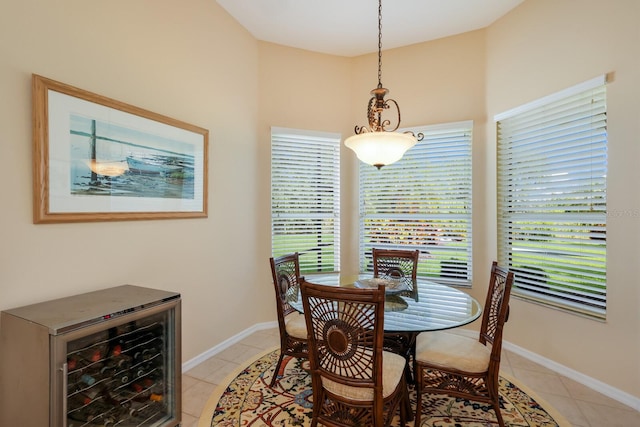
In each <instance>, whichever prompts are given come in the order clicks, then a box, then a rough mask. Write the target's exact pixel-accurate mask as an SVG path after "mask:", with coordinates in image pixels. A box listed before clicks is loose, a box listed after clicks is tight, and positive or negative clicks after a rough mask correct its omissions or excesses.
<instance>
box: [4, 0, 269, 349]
mask: <svg viewBox="0 0 640 427" xmlns="http://www.w3.org/2000/svg"><path fill="white" fill-rule="evenodd" d="M0 3H1V6H0V98H1V100H2V101H1V102H0V159H2V164H3V167H2V168H1V169H0V194H2V202H1V203H2V210H0V309H6V308H11V307H17V306H21V305H25V304H30V303H35V302H40V301H44V300H47V299H51V298H59V297H64V296H68V295H73V294H77V293H82V292H86V291H91V290H95V289H101V288H106V287H110V286H116V285H120V284H124V283H130V284H137V285H140V286H148V287H154V288H159V289H168V290H174V291H178V292H180V293H181V294H182V297H183V326H184V327H183V340H184V348H183V359H184V360H185V361H186V360H189V359H191V358H193V357H195V356H197V355H199V354H200V353H202V352H204V351H206V350H208V349H210V348H211V347H213V346H214V345H216V344H218V343H220V342H222V341H224V340H225V339H228V338H229V337H230V336H233V335H234V334H237V333H239V332H241V331H243V330H245V329H247V328H249V327H251V326H253V325H255V324H256V323H259V322H264V321H267V320H273V319H274V312H275V310H274V309H273V308H272V306H271V305H266V304H257V303H256V304H252V302H253V301H266V300H269V301H270V300H271V299H272V297H273V295H272V292H273V291H272V288H271V287H270V286H271V282H270V275H269V273H268V263H267V261H266V259H265V253H264V250H262V251H260V250H259V248H258V245H256V243H255V242H256V241H255V236H256V234H257V233H258V231H259V227H263V226H264V225H263V224H261V223H260V222H259V221H258V220H257V219H258V217H260V216H261V215H267V216H268V213H266V212H265V211H264V210H263V207H262V206H259V205H258V204H257V203H258V194H257V188H258V187H257V185H256V174H255V172H253V171H255V170H256V169H257V168H258V165H259V164H260V160H262V162H264V159H259V157H258V150H257V137H256V132H257V131H256V123H257V118H258V99H257V96H256V94H257V92H258V43H257V41H256V40H255V39H254V38H253V37H252V36H251V35H250V34H249V33H248V32H247V31H246V30H244V29H243V28H242V27H240V26H239V25H238V24H237V23H236V22H235V21H234V20H233V19H232V18H231V17H229V15H228V14H226V12H224V11H223V10H222V9H221V8H220V7H219V6H218V5H217V3H216V2H215V1H211V0H192V1H190V2H189V4H188V6H185V5H184V4H182V3H180V2H175V1H172V0H136V1H125V0H116V1H106V2H93V1H91V2H87V1H82V0H62V1H56V2H49V1H38V0H1V1H0ZM31 73H37V74H40V75H43V76H45V77H48V78H51V79H54V80H58V81H61V82H64V83H67V84H71V85H74V86H77V87H79V88H82V89H85V90H89V91H92V92H95V93H98V94H100V95H104V96H108V97H111V98H115V99H117V100H120V101H123V102H126V103H129V104H133V105H135V106H138V107H142V108H145V109H148V110H151V111H153V112H156V113H160V114H163V115H166V116H169V117H173V118H175V119H179V120H182V121H185V122H188V123H192V124H194V125H197V126H200V127H203V128H206V129H208V130H209V132H210V134H209V136H210V141H209V143H210V149H209V217H208V218H206V219H186V220H164V221H138V222H136V221H133V222H103V223H77V224H53V225H34V224H32V214H31V206H32V203H31V193H32V178H31V151H32V150H31V86H30V84H31ZM260 232H262V231H260ZM247 260H248V261H247ZM255 260H260V262H259V263H258V262H254V261H255ZM246 305H248V306H250V307H251V310H247V311H244V310H241V309H240V308H241V307H245V306H246Z"/></svg>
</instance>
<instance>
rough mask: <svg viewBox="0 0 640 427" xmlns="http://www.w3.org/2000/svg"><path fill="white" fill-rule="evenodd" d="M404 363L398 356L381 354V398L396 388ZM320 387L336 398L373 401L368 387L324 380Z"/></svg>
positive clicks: (370, 389) (386, 352)
mask: <svg viewBox="0 0 640 427" xmlns="http://www.w3.org/2000/svg"><path fill="white" fill-rule="evenodd" d="M406 363H407V361H406V360H405V358H404V357H402V356H400V355H398V354H395V353H391V352H389V351H383V352H382V397H385V398H386V397H388V396H390V395H391V394H392V393H393V392H394V391H395V389H396V388H397V387H398V383H400V380H401V379H402V376H403V375H404V368H405V365H406ZM322 385H323V386H324V388H326V389H327V390H328V391H330V392H331V393H333V394H337V395H338V396H343V397H346V398H349V399H352V400H360V401H367V402H368V401H372V400H373V389H372V388H369V387H352V386H348V385H344V384H340V383H337V382H335V381H331V380H329V379H326V378H323V379H322Z"/></svg>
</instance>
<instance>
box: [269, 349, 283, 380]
mask: <svg viewBox="0 0 640 427" xmlns="http://www.w3.org/2000/svg"><path fill="white" fill-rule="evenodd" d="M283 358H284V353H283V352H282V351H281V352H280V357H279V358H278V363H276V369H275V370H274V371H273V376H272V377H271V382H270V383H269V387H273V386H274V385H275V384H276V378H278V372H280V365H281V364H282V359H283Z"/></svg>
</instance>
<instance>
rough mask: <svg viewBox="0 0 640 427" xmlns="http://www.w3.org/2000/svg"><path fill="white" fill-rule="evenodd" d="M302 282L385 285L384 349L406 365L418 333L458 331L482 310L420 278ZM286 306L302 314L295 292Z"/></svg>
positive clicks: (442, 286) (343, 278)
mask: <svg viewBox="0 0 640 427" xmlns="http://www.w3.org/2000/svg"><path fill="white" fill-rule="evenodd" d="M304 280H305V281H307V282H310V283H315V284H322V285H327V286H342V287H361V288H366V287H371V286H375V287H377V284H378V283H382V284H385V291H386V292H385V312H384V332H385V340H384V347H385V350H390V351H393V352H395V353H398V354H401V355H402V356H404V357H405V358H406V359H407V361H409V360H410V358H411V356H412V351H413V348H414V345H415V339H416V337H417V336H418V334H419V333H420V332H427V331H439V330H444V329H452V328H458V327H460V326H464V325H467V324H469V323H471V322H473V321H474V320H476V319H478V318H479V317H480V315H481V314H482V306H481V305H480V303H479V302H478V301H477V300H476V299H475V298H474V297H472V296H471V295H469V294H468V293H466V292H464V291H462V290H460V289H457V288H454V287H453V286H449V285H445V284H442V283H436V282H434V281H431V280H426V279H422V278H419V279H417V281H416V282H415V283H412V282H410V281H409V282H407V279H403V280H401V281H395V280H389V279H381V278H373V277H372V275H371V274H360V275H357V276H345V275H340V274H323V275H311V276H306V277H305V278H304ZM399 284H400V285H399ZM293 289H295V288H293ZM288 302H289V304H290V305H291V306H292V307H293V308H294V309H296V310H297V311H299V312H300V313H303V312H304V310H303V307H302V297H301V296H300V291H299V289H296V291H295V293H294V294H292V295H290V296H288Z"/></svg>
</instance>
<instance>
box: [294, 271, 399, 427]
mask: <svg viewBox="0 0 640 427" xmlns="http://www.w3.org/2000/svg"><path fill="white" fill-rule="evenodd" d="M301 291H302V304H303V307H304V316H305V319H306V322H307V330H308V331H309V363H310V365H311V377H312V388H313V402H314V405H313V416H312V421H311V426H312V427H315V426H317V425H318V422H320V423H321V424H322V425H324V426H335V427H345V426H375V427H382V426H388V425H390V423H391V420H392V419H393V417H394V415H395V414H396V413H397V411H398V410H400V419H401V423H402V424H401V425H403V426H404V425H405V423H406V421H407V418H408V417H410V418H412V414H410V409H411V406H410V403H409V393H408V390H407V384H406V382H405V377H404V375H403V373H404V369H405V365H406V361H405V359H404V358H403V357H402V356H399V355H397V354H394V353H391V352H387V351H383V349H382V340H383V332H384V297H385V291H384V286H380V287H378V288H377V289H354V288H336V287H329V286H325V285H317V284H312V283H309V282H305V281H304V280H303V281H302V284H301Z"/></svg>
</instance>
